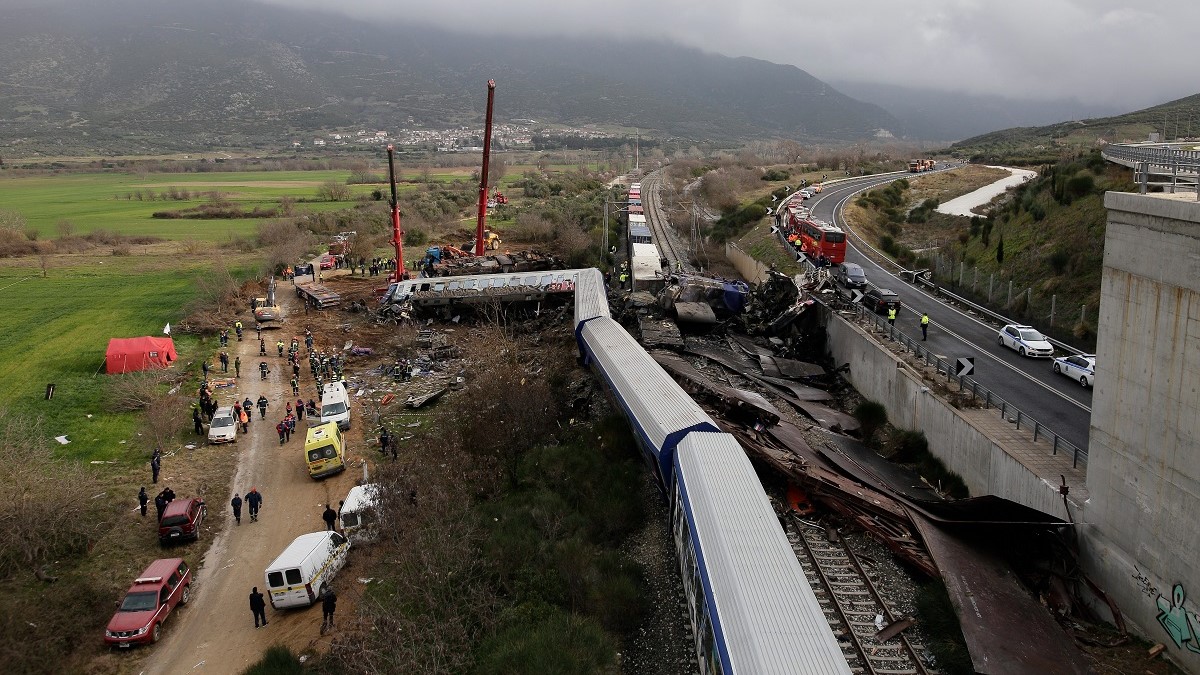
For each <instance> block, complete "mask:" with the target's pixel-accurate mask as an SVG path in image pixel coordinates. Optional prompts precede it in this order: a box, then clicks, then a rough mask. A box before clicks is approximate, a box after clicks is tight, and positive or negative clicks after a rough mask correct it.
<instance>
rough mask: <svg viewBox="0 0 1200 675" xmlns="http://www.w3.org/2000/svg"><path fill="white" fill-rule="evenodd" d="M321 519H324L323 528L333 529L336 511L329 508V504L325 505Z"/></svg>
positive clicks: (335, 521)
mask: <svg viewBox="0 0 1200 675" xmlns="http://www.w3.org/2000/svg"><path fill="white" fill-rule="evenodd" d="M321 519H322V520H324V521H325V529H326V530H329V531H331V532H332V531H335V529H336V528H334V524H335V523H337V511H334V510H333V509H332V508H330V506H329V504H326V505H325V512H324V513H322V514H321Z"/></svg>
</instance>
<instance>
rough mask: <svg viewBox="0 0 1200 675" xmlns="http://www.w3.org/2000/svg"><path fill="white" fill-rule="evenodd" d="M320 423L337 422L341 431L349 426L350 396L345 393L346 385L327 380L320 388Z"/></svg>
mask: <svg viewBox="0 0 1200 675" xmlns="http://www.w3.org/2000/svg"><path fill="white" fill-rule="evenodd" d="M319 419H320V420H321V424H324V423H326V422H337V425H338V428H339V429H341V430H342V431H345V430H346V429H349V428H350V397H349V396H347V395H346V385H345V384H343V383H341V382H327V383H326V384H325V386H324V388H322V389H321V414H320V415H319Z"/></svg>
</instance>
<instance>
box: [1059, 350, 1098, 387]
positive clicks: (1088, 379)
mask: <svg viewBox="0 0 1200 675" xmlns="http://www.w3.org/2000/svg"><path fill="white" fill-rule="evenodd" d="M1051 370H1053V371H1054V372H1056V373H1058V374H1059V375H1066V376H1067V377H1069V378H1071V379H1072V380H1075V381H1076V382H1078V383H1079V384H1080V385H1082V386H1084V387H1094V386H1095V385H1096V355H1095V354H1075V355H1072V356H1060V357H1058V358H1056V359H1054V364H1053V365H1052V366H1051Z"/></svg>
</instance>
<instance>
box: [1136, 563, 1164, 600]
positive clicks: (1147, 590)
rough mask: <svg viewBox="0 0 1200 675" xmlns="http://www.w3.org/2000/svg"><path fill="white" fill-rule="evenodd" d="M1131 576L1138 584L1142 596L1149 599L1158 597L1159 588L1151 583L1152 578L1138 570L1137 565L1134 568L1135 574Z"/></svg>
mask: <svg viewBox="0 0 1200 675" xmlns="http://www.w3.org/2000/svg"><path fill="white" fill-rule="evenodd" d="M1130 576H1132V577H1133V580H1134V581H1135V582H1137V587H1138V590H1139V591H1141V592H1142V595H1144V596H1146V597H1147V598H1155V597H1158V587H1157V586H1155V585H1154V583H1153V582H1151V581H1150V577H1148V576H1146V573H1145V572H1143V571H1141V570H1140V569H1138V568H1137V566H1136V565H1135V566H1134V568H1133V574H1131V575H1130Z"/></svg>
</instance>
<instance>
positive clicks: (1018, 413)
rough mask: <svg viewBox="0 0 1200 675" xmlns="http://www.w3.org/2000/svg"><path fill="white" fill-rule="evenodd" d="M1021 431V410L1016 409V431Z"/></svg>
mask: <svg viewBox="0 0 1200 675" xmlns="http://www.w3.org/2000/svg"><path fill="white" fill-rule="evenodd" d="M1020 429H1021V409H1020V408H1017V430H1018V431H1020Z"/></svg>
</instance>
